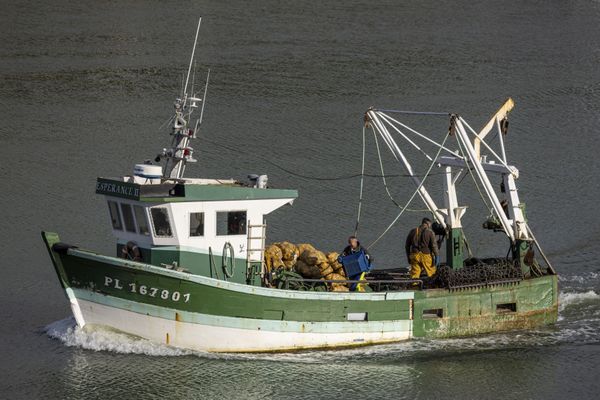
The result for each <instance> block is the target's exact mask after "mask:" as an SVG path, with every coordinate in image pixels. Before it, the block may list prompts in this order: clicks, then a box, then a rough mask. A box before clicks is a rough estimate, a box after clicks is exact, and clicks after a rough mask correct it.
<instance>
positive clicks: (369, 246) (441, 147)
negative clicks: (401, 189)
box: [367, 135, 450, 249]
mask: <svg viewBox="0 0 600 400" xmlns="http://www.w3.org/2000/svg"><path fill="white" fill-rule="evenodd" d="M449 136H450V135H446V137H445V138H444V141H443V142H442V145H441V146H440V148H439V149H438V151H437V153H436V155H435V157H434V158H433V161H432V162H431V165H429V168H428V169H427V172H426V173H425V175H424V176H423V179H422V180H421V183H419V186H417V190H415V192H414V193H413V194H412V196H410V198H409V199H408V201H407V202H406V205H405V206H404V207H403V208H402V210H401V211H400V213H399V214H398V215H397V216H396V218H394V220H393V221H392V222H391V223H390V225H389V226H388V227H387V228H386V229H385V230H384V231H383V233H381V235H379V237H377V239H375V240H374V241H373V242H372V243H371V244H369V245H368V246H367V249H370V248H371V247H373V246H374V245H375V244H376V243H377V242H379V240H381V238H383V237H384V236H385V234H386V233H388V232H389V230H390V229H392V227H393V226H394V224H395V223H396V222H397V221H398V219H400V217H401V216H402V214H404V211H406V210H407V208H408V206H409V205H410V203H411V202H412V201H413V199H414V198H415V196H416V195H417V194H418V193H419V192H420V190H421V188H422V187H423V184H424V183H425V180H427V177H428V176H429V174H430V172H431V170H432V169H433V166H434V165H435V164H436V163H437V159H438V157H439V156H440V154H441V152H442V150H443V147H444V144H446V140H448V137H449ZM430 211H433V210H430Z"/></svg>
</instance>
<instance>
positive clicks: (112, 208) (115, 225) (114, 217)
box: [108, 201, 123, 231]
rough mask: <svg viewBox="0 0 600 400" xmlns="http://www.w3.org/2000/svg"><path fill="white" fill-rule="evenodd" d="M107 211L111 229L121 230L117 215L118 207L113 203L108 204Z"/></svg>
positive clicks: (119, 217) (121, 224)
mask: <svg viewBox="0 0 600 400" xmlns="http://www.w3.org/2000/svg"><path fill="white" fill-rule="evenodd" d="M108 211H110V220H111V222H112V227H113V229H117V230H119V231H120V230H123V223H122V222H121V214H119V206H118V205H117V203H115V202H114V201H109V202H108Z"/></svg>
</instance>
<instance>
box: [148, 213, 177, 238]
mask: <svg viewBox="0 0 600 400" xmlns="http://www.w3.org/2000/svg"><path fill="white" fill-rule="evenodd" d="M150 215H151V216H152V226H153V228H154V235H155V236H157V237H171V236H173V232H172V231H171V224H170V222H169V212H168V211H167V209H166V207H155V208H151V209H150Z"/></svg>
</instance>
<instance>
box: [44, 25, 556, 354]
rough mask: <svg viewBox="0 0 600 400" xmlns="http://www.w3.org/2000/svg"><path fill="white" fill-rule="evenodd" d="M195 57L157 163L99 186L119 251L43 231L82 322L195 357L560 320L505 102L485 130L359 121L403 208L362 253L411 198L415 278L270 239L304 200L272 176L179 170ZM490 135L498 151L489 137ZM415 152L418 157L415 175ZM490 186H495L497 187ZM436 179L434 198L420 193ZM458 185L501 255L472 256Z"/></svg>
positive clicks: (401, 263)
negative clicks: (425, 226) (432, 129)
mask: <svg viewBox="0 0 600 400" xmlns="http://www.w3.org/2000/svg"><path fill="white" fill-rule="evenodd" d="M199 28H200V23H199V24H198V30H197V31H196V39H195V41H194V51H195V48H196V44H197V40H198V31H199ZM194 51H193V52H192V57H191V60H190V64H189V65H190V66H189V68H188V75H187V79H186V81H185V84H184V85H183V88H182V93H181V96H180V97H179V98H177V99H176V101H175V114H174V116H173V117H172V127H171V131H170V135H171V137H172V142H171V146H170V147H169V148H168V149H167V148H166V149H163V150H162V151H161V152H160V153H159V154H158V155H157V156H156V158H155V160H154V162H151V161H147V162H144V163H141V164H137V165H135V167H134V172H133V174H132V175H129V176H124V177H115V178H98V180H97V183H96V193H97V194H98V195H100V196H103V197H104V198H105V200H106V203H107V206H108V207H107V208H108V214H107V216H108V217H109V219H110V226H111V228H112V233H113V235H114V237H115V238H116V254H114V255H112V256H107V255H101V254H97V253H95V252H92V251H89V250H84V249H80V248H78V247H76V246H73V245H69V244H66V243H63V242H61V241H60V239H59V237H58V235H57V234H55V233H52V232H42V236H43V239H44V241H45V243H46V245H47V248H48V251H49V254H50V258H51V260H52V263H53V265H54V268H55V270H56V273H57V276H58V278H59V281H60V284H61V285H62V287H63V289H64V290H65V293H66V296H67V298H68V300H69V302H70V305H71V309H72V311H73V315H74V317H75V320H76V321H77V324H78V325H79V326H80V327H82V328H84V329H93V327H94V326H106V327H110V328H112V329H116V330H120V331H122V332H125V333H128V334H132V335H137V336H140V337H144V338H147V339H149V340H152V341H156V342H161V343H166V344H168V345H171V346H177V347H182V348H188V349H194V350H199V351H213V352H254V351H287V350H298V349H313V348H334V347H342V346H356V345H366V344H377V343H389V342H397V341H402V340H408V339H411V338H418V337H430V338H442V337H455V336H465V335H475V334H482V333H487V332H496V331H501V330H510V329H529V328H535V327H538V326H541V325H545V324H551V323H554V322H555V321H556V320H557V314H558V300H557V294H558V289H557V275H556V273H555V272H554V269H553V268H552V266H551V265H550V262H549V261H548V259H547V258H546V257H545V255H544V253H543V251H542V249H541V248H540V246H539V243H538V242H537V240H536V238H535V236H534V235H533V232H532V230H531V228H530V226H529V221H528V220H527V217H526V212H525V206H524V204H523V203H522V202H521V200H520V199H519V194H518V190H517V186H516V182H517V179H518V178H519V170H518V169H517V168H516V167H515V166H514V165H512V164H510V163H509V161H508V158H507V155H506V149H505V143H504V142H505V140H506V135H507V131H508V114H509V112H510V111H511V110H512V108H513V107H514V103H513V101H512V100H511V99H509V100H507V101H506V102H505V103H504V104H503V106H502V107H501V108H500V109H499V110H498V111H497V112H496V113H495V114H494V115H493V116H492V117H491V118H490V120H489V122H488V123H487V124H485V125H484V127H483V128H482V129H481V130H479V131H475V130H474V129H473V128H471V126H470V125H469V124H468V123H467V121H466V120H465V119H464V118H463V117H462V116H461V115H459V114H456V113H432V112H412V111H402V110H382V109H376V108H369V109H368V110H367V112H366V113H365V116H364V121H365V123H364V127H363V152H362V154H363V157H362V158H363V159H362V165H363V169H362V174H361V176H362V178H361V179H362V180H364V179H365V176H366V174H365V168H364V166H365V158H366V155H367V154H370V153H367V151H366V143H367V140H366V134H367V132H369V133H372V136H373V142H374V143H375V145H376V149H377V157H378V158H379V165H380V169H381V171H380V172H381V176H380V178H381V179H382V182H383V185H384V187H385V189H386V193H387V195H388V196H389V198H390V201H393V202H394V204H395V205H396V206H397V207H398V214H397V215H396V216H395V218H394V219H393V220H392V221H391V223H390V225H389V227H388V229H386V230H384V231H383V232H382V233H381V234H379V233H377V232H376V233H372V232H368V233H363V237H365V236H369V235H370V234H373V235H374V237H375V240H374V241H373V242H372V243H370V244H369V246H367V248H368V250H370V251H371V252H373V248H374V246H375V245H376V244H377V243H379V242H380V239H381V238H382V237H383V236H385V235H386V234H387V232H389V230H390V229H391V227H392V226H394V224H395V223H396V222H397V221H398V219H399V218H400V217H401V216H402V215H403V214H404V213H405V212H409V211H410V204H411V202H412V201H413V200H415V201H421V202H422V203H423V204H424V206H425V207H426V209H427V210H428V214H429V216H430V218H431V220H432V221H433V228H434V232H435V234H436V239H437V242H438V244H439V245H441V248H442V249H445V254H443V255H442V257H441V258H442V260H441V262H440V263H439V265H438V267H437V271H436V273H435V274H434V275H432V276H430V277H429V276H416V277H414V276H413V278H411V277H410V275H409V274H407V272H406V268H405V266H406V259H405V257H404V256H402V257H399V258H398V259H390V260H380V259H379V258H378V257H376V258H375V261H376V262H377V268H373V267H374V266H372V265H370V263H369V260H367V259H366V257H365V254H364V253H362V252H358V253H356V254H351V255H350V256H348V257H339V258H338V254H337V253H333V252H332V253H329V254H324V253H322V252H320V251H318V250H316V249H315V248H314V247H313V246H311V245H309V244H298V245H294V244H291V243H288V242H282V243H275V244H271V245H267V242H266V222H265V217H266V215H268V214H269V213H270V212H272V211H274V210H276V209H278V208H280V207H283V206H286V205H288V204H292V203H293V202H294V200H295V199H296V198H297V197H298V192H297V191H296V190H289V189H279V188H274V187H271V186H270V185H269V182H268V178H267V176H266V175H251V176H249V178H248V180H247V181H245V182H240V181H237V180H233V179H199V178H196V179H195V178H185V177H184V172H185V168H186V165H187V164H188V163H191V162H195V161H196V160H195V159H194V157H193V154H194V149H193V148H192V147H191V146H190V142H191V140H192V139H194V138H196V136H197V135H198V133H199V127H200V125H201V122H202V116H203V111H204V104H205V101H206V90H207V86H208V81H209V75H210V71H209V73H208V74H207V77H206V82H205V85H204V88H203V95H200V96H197V95H196V92H195V89H194V87H193V86H194V84H193V83H191V84H190V79H189V78H190V72H191V68H192V65H193V61H194ZM196 111H199V114H200V115H199V117H198V118H197V119H196V120H195V121H194V122H193V123H192V117H193V114H194V113H195V112H196ZM405 118H407V119H411V118H412V119H415V118H432V119H437V120H438V121H442V123H443V124H444V125H445V127H446V128H447V131H444V132H442V134H441V135H440V134H439V133H438V134H437V135H427V134H424V133H422V132H421V131H420V130H417V129H415V128H414V127H413V126H412V123H411V125H409V124H408V122H406V120H405ZM412 119H411V121H412ZM438 132H439V131H438ZM494 134H495V139H497V140H496V141H495V142H494V145H495V147H493V146H492V144H491V141H490V140H489V138H492V137H493V136H494ZM440 136H441V137H440ZM486 139H487V140H486ZM379 141H382V142H383V143H385V147H386V148H387V149H388V150H389V151H390V152H391V155H392V157H393V159H394V160H395V161H397V162H398V163H399V164H400V166H401V167H402V168H403V169H404V171H405V175H406V177H407V179H409V180H410V181H412V182H413V183H414V188H413V189H411V190H410V194H411V196H410V197H408V201H406V202H405V203H400V202H399V201H397V200H396V199H394V198H393V196H392V194H391V191H390V190H389V184H390V183H391V182H388V181H387V180H386V177H389V176H386V174H385V171H384V163H383V158H382V154H381V149H380V146H379ZM431 149H433V151H432V150H431ZM414 157H423V160H422V162H421V164H418V165H421V166H423V165H424V166H425V167H424V168H421V169H423V170H422V171H418V168H416V167H415V165H417V164H416V163H414V162H413V161H411V160H412V159H413V158H414ZM492 177H493V178H494V179H497V180H499V181H500V182H501V185H500V188H499V189H500V190H499V192H500V194H498V188H497V187H494V185H492V184H491V180H492ZM436 179H438V180H441V182H439V183H438V185H440V186H441V189H442V190H437V191H434V192H431V193H430V192H429V191H428V188H429V187H431V186H433V185H434V184H435V181H436ZM362 180H361V196H360V197H361V200H362V198H363V189H362V188H363V184H362V183H363V182H362ZM463 180H464V181H467V182H472V183H473V184H474V187H475V188H476V189H477V190H478V192H479V195H480V197H481V199H482V201H483V202H484V204H485V205H486V207H487V209H488V210H489V215H488V216H487V217H486V218H485V223H484V228H485V229H489V230H492V231H495V232H497V233H496V235H495V236H494V237H496V238H497V239H496V241H495V242H494V243H498V244H499V247H500V250H499V253H500V254H503V256H500V257H496V258H477V257H475V256H474V255H473V254H471V253H472V251H473V249H471V248H470V246H469V242H468V241H467V237H466V236H465V232H464V229H463V226H462V218H463V217H464V215H465V214H466V210H467V208H466V206H464V205H461V204H460V203H459V198H458V187H459V186H460V184H461V182H463ZM413 190H414V191H413ZM432 193H439V194H437V195H434V194H432ZM499 196H504V198H502V199H501V198H500V197H499ZM436 197H439V199H436ZM436 201H438V202H439V201H442V202H443V205H442V206H438V204H437V203H436ZM359 204H362V203H360V202H359ZM360 209H361V208H360V206H359V215H358V218H357V221H358V220H360V213H361V212H360ZM484 217H485V216H484ZM363 225H364V223H363ZM357 229H358V222H357ZM507 248H508V254H507V252H506V249H507ZM536 252H537V253H539V255H540V256H541V259H540V260H539V262H538V259H537V256H536ZM506 254H507V255H506Z"/></svg>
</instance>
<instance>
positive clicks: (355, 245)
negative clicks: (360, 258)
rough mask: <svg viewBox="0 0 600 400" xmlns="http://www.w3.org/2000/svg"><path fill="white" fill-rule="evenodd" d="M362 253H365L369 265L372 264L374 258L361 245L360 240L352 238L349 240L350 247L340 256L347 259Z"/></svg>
mask: <svg viewBox="0 0 600 400" xmlns="http://www.w3.org/2000/svg"><path fill="white" fill-rule="evenodd" d="M361 251H362V252H363V253H365V257H366V258H367V260H368V261H369V263H372V262H373V258H372V257H371V255H370V254H369V252H368V251H367V249H365V248H364V247H362V246H361V245H360V242H359V241H358V238H357V237H356V236H350V237H349V238H348V246H346V248H344V251H342V254H340V255H341V256H342V257H346V256H349V255H350V254H354V253H359V252H361Z"/></svg>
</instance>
